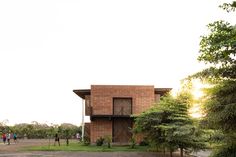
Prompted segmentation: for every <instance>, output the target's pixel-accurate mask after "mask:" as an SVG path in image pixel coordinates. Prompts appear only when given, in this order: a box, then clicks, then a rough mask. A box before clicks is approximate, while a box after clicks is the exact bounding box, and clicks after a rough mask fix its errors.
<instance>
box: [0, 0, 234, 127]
mask: <svg viewBox="0 0 236 157" xmlns="http://www.w3.org/2000/svg"><path fill="white" fill-rule="evenodd" d="M222 2H226V0H224V1H220V0H218V1H217V0H178V1H176V0H169V1H167V0H115V1H114V0H84V1H80V0H75V1H73V0H20V1H19V0H5V1H4V0H2V1H0V111H1V112H0V121H3V120H6V119H8V120H9V124H15V123H22V122H31V121H38V122H40V123H44V122H47V123H62V122H68V123H73V124H78V125H79V124H80V123H81V102H82V101H81V99H80V98H79V97H78V96H77V95H75V94H74V93H73V92H72V90H73V89H84V88H87V89H88V88H90V85H91V84H132V85H155V87H171V88H177V87H178V84H179V80H180V79H182V78H184V77H186V76H187V75H189V74H192V73H194V72H197V71H199V70H200V69H202V68H203V64H200V63H198V61H197V60H196V58H197V55H198V50H199V41H200V36H201V35H203V34H204V33H206V32H207V29H206V25H207V24H208V23H209V22H212V21H214V20H218V19H225V20H228V21H232V19H233V18H232V16H230V14H227V13H225V12H224V11H222V10H221V9H219V8H218V5H219V4H221V3H222ZM230 18H231V19H230ZM234 22H235V21H234Z"/></svg>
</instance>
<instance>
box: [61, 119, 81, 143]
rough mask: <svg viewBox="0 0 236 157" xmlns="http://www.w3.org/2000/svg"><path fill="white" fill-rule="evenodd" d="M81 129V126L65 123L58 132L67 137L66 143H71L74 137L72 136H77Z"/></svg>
mask: <svg viewBox="0 0 236 157" xmlns="http://www.w3.org/2000/svg"><path fill="white" fill-rule="evenodd" d="M80 131H81V127H78V126H75V125H72V124H68V123H63V124H61V125H60V126H59V127H58V132H59V133H60V134H61V137H62V138H65V139H66V145H67V146H68V145H69V139H70V138H72V136H75V134H76V133H78V132H80Z"/></svg>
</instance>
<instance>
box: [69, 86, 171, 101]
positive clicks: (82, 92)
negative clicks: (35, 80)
mask: <svg viewBox="0 0 236 157" xmlns="http://www.w3.org/2000/svg"><path fill="white" fill-rule="evenodd" d="M171 90H172V88H154V92H155V94H160V95H164V94H166V93H168V92H170V91H171ZM73 92H74V93H75V94H76V95H78V96H79V97H80V98H82V99H85V95H90V93H91V90H90V89H76V90H73Z"/></svg>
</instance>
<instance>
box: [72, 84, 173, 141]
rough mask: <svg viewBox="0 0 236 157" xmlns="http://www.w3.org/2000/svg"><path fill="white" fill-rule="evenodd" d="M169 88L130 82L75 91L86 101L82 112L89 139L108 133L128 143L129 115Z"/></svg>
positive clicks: (147, 106) (114, 139)
mask: <svg viewBox="0 0 236 157" xmlns="http://www.w3.org/2000/svg"><path fill="white" fill-rule="evenodd" d="M170 90H171V89H170V88H154V86H129V85H91V89H79V90H74V93H76V94H77V95H78V96H79V97H80V98H82V99H83V100H84V101H85V103H84V104H85V115H86V116H90V120H91V122H90V124H89V128H90V131H89V132H90V135H89V136H90V140H91V142H92V143H94V142H96V140H97V139H98V138H99V137H104V136H107V135H109V136H111V137H112V142H115V143H116V142H117V143H127V142H128V141H129V140H130V138H131V133H130V131H129V128H132V125H133V119H132V118H131V117H130V116H131V115H138V114H140V113H141V112H143V111H145V110H147V109H149V108H150V107H151V106H152V105H153V104H154V102H155V101H159V99H160V97H161V96H162V95H164V94H165V93H167V92H168V91H170Z"/></svg>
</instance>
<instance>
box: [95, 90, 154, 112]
mask: <svg viewBox="0 0 236 157" xmlns="http://www.w3.org/2000/svg"><path fill="white" fill-rule="evenodd" d="M116 97H121V98H132V114H140V113H141V112H143V111H145V110H147V109H148V108H150V107H151V106H152V105H153V103H154V86H103V85H92V86H91V104H92V108H93V114H94V115H112V114H113V98H116Z"/></svg>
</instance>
